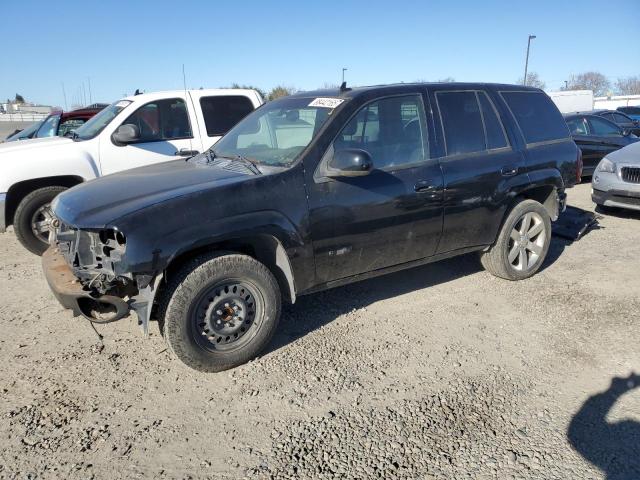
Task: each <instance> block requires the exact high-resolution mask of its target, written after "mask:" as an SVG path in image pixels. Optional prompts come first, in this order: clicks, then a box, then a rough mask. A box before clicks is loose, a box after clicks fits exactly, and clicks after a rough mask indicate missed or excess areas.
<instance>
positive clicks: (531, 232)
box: [480, 200, 551, 280]
mask: <svg viewBox="0 0 640 480" xmlns="http://www.w3.org/2000/svg"><path fill="white" fill-rule="evenodd" d="M527 219H528V220H527ZM526 221H528V222H529V223H528V225H529V226H528V228H527V229H524V222H526ZM550 243H551V219H550V218H549V214H548V213H547V211H546V210H545V208H544V207H543V206H542V205H541V204H540V203H538V202H536V201H535V200H522V201H521V202H519V203H518V204H517V205H516V206H515V207H514V208H513V209H512V210H511V212H510V213H509V215H508V216H507V218H506V220H505V221H504V224H503V225H502V228H501V229H500V233H499V234H498V238H497V240H496V242H495V243H494V244H493V245H492V246H491V248H489V250H488V251H486V252H483V253H482V254H481V256H480V261H481V262H482V265H483V266H484V268H485V269H486V270H487V271H489V272H490V273H492V274H493V275H495V276H496V277H500V278H504V279H506V280H523V279H525V278H529V277H530V276H532V275H533V274H534V273H536V272H537V271H538V270H539V269H540V267H541V266H542V263H543V262H544V259H545V257H546V256H547V252H548V251H549V245H550ZM514 255H515V257H514Z"/></svg>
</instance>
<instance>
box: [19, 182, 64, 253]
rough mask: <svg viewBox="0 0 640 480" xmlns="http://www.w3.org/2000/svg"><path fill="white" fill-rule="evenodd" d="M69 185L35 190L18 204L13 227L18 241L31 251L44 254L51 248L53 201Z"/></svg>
mask: <svg viewBox="0 0 640 480" xmlns="http://www.w3.org/2000/svg"><path fill="white" fill-rule="evenodd" d="M66 189H67V187H61V186H53V187H44V188H39V189H38V190H34V191H33V192H31V193H29V194H28V195H27V196H25V197H24V198H23V199H22V201H21V202H20V203H19V204H18V208H17V209H16V213H15V215H14V216H13V228H14V230H15V232H16V237H18V241H19V242H20V243H21V244H22V245H23V246H24V247H25V248H26V249H27V250H29V251H30V252H32V253H35V254H36V255H42V254H43V253H44V251H45V250H46V249H47V248H49V231H50V229H51V222H52V220H53V214H52V212H51V201H52V200H53V199H54V198H55V197H56V196H57V195H58V194H59V193H62V192H64V191H65V190H66Z"/></svg>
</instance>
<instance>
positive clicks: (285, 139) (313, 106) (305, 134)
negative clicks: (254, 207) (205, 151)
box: [212, 97, 344, 167]
mask: <svg viewBox="0 0 640 480" xmlns="http://www.w3.org/2000/svg"><path fill="white" fill-rule="evenodd" d="M343 101H344V99H341V98H313V97H311V98H309V97H306V98H301V97H295V98H283V99H281V100H275V101H273V102H269V103H267V104H266V105H264V106H263V107H261V108H259V109H257V110H256V111H254V112H253V113H251V114H249V115H248V116H247V117H246V118H245V119H243V120H242V121H241V122H240V123H238V124H237V125H236V126H235V127H233V128H232V129H231V130H230V131H229V133H227V134H226V135H225V136H224V137H222V139H220V141H218V142H217V143H216V144H215V145H214V146H213V147H212V149H213V150H214V152H215V155H216V156H217V157H229V158H235V157H238V156H240V157H244V158H247V159H249V160H251V161H253V162H255V163H258V164H263V165H273V166H282V167H284V166H289V165H291V164H292V163H293V162H294V160H295V159H296V157H297V156H298V155H299V154H300V152H302V150H304V149H305V148H306V146H307V145H309V143H311V140H313V138H314V137H315V136H316V134H317V133H318V131H319V130H320V128H321V127H322V125H324V123H325V122H326V121H327V119H328V118H329V116H330V115H331V114H332V113H333V111H334V109H335V108H337V107H339V106H340V105H341V104H342V103H343Z"/></svg>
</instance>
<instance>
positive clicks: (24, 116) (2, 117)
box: [0, 112, 49, 122]
mask: <svg viewBox="0 0 640 480" xmlns="http://www.w3.org/2000/svg"><path fill="white" fill-rule="evenodd" d="M48 116H49V114H48V113H26V112H25V113H5V114H0V122H37V121H40V120H44V119H45V118H47V117H48Z"/></svg>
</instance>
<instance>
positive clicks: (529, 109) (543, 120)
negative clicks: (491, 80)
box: [501, 91, 569, 143]
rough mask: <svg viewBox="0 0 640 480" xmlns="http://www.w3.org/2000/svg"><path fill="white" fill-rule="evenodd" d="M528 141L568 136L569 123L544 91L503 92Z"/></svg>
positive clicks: (535, 141)
mask: <svg viewBox="0 0 640 480" xmlns="http://www.w3.org/2000/svg"><path fill="white" fill-rule="evenodd" d="M501 93H502V97H503V98H504V99H505V101H506V102H507V105H509V108H510V109H511V112H512V113H513V115H514V117H515V118H516V121H517V122H518V125H519V126H520V130H521V131H522V134H523V135H524V138H525V141H526V142H527V143H537V142H547V141H550V140H557V139H562V138H566V137H567V136H568V133H569V132H568V130H567V126H566V125H567V124H566V122H565V121H564V119H563V117H562V115H561V114H560V112H559V111H558V108H557V107H556V106H555V105H554V103H553V102H552V101H551V99H550V98H549V97H548V96H547V95H546V94H544V93H542V92H536V91H531V92H501Z"/></svg>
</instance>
